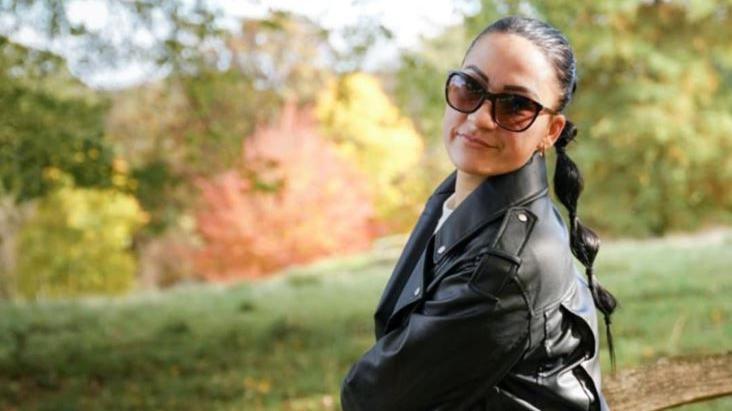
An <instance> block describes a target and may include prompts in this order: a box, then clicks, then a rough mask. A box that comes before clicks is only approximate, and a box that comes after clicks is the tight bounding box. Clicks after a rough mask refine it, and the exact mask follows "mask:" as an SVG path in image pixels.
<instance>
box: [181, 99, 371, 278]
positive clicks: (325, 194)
mask: <svg viewBox="0 0 732 411" xmlns="http://www.w3.org/2000/svg"><path fill="white" fill-rule="evenodd" d="M243 152H244V155H243V156H242V164H241V167H240V168H239V169H238V170H229V171H227V172H224V173H222V174H220V175H218V176H215V177H213V178H210V179H200V180H199V181H198V182H197V183H198V186H199V188H200V189H201V195H202V197H201V199H202V205H201V207H200V209H199V211H198V212H197V214H196V220H197V228H198V231H199V234H200V235H201V237H202V238H203V239H204V245H203V247H202V248H201V249H200V250H199V251H198V252H197V253H196V256H195V261H196V267H197V269H198V271H199V272H200V273H201V275H202V276H203V277H204V278H205V279H207V280H231V279H238V278H255V277H260V276H264V275H266V274H268V273H271V272H273V271H276V270H278V269H281V268H283V267H285V266H288V265H291V264H296V263H305V262H309V261H312V260H314V259H316V258H318V257H322V256H326V255H331V254H335V253H343V252H351V251H356V250H360V249H364V248H366V247H367V246H368V245H369V243H370V240H371V239H372V238H373V236H374V234H375V233H374V229H373V226H372V219H373V209H372V201H371V198H370V196H369V194H368V189H367V188H366V184H365V183H364V179H363V177H362V176H360V175H359V174H358V172H357V171H355V169H354V168H353V167H351V166H350V165H349V164H347V163H345V162H344V161H343V160H342V159H341V158H339V157H338V155H337V154H336V152H335V151H334V149H333V148H332V147H331V146H330V145H329V143H327V142H326V141H325V140H324V139H323V138H321V137H320V136H319V135H318V134H317V132H316V124H315V122H314V121H313V119H312V116H311V115H310V113H309V112H308V111H305V110H300V109H297V108H296V107H295V106H294V105H288V106H287V107H286V108H285V110H284V112H283V115H282V118H281V119H280V122H279V124H276V125H274V126H270V127H263V128H259V129H258V130H257V131H256V132H255V133H254V134H253V135H252V136H250V137H249V138H248V139H246V140H245V143H244V149H243ZM260 185H264V186H265V187H266V186H270V185H273V186H276V187H277V188H276V189H274V190H264V189H262V188H260Z"/></svg>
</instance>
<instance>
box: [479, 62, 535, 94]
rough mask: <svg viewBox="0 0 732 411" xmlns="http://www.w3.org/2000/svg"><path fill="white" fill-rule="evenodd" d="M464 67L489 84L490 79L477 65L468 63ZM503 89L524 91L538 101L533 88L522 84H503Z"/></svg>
mask: <svg viewBox="0 0 732 411" xmlns="http://www.w3.org/2000/svg"><path fill="white" fill-rule="evenodd" d="M465 68H466V69H470V70H472V71H474V72H475V74H477V75H478V76H480V78H481V79H482V80H483V81H485V83H486V84H490V80H488V76H486V75H485V73H483V72H482V71H480V69H479V68H478V66H476V65H474V64H470V65H468V66H466V67H465ZM503 91H518V92H520V93H524V94H526V95H528V96H529V97H531V98H533V99H534V100H536V101H539V96H538V95H536V93H535V92H534V91H533V90H531V89H529V88H526V87H524V86H519V85H517V84H506V85H505V86H503Z"/></svg>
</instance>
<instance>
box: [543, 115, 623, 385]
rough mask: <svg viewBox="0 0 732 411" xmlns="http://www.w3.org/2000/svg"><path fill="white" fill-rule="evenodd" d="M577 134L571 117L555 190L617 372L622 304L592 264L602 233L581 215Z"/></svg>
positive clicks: (562, 138) (558, 146)
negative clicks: (615, 329)
mask: <svg viewBox="0 0 732 411" xmlns="http://www.w3.org/2000/svg"><path fill="white" fill-rule="evenodd" d="M576 136H577V128H576V127H575V126H574V124H572V122H571V121H567V122H566V124H565V126H564V129H563V130H562V133H561V135H560V136H559V139H557V141H556V143H554V147H555V148H556V150H557V164H556V167H555V171H554V192H555V193H556V194H557V197H558V198H559V201H561V202H562V204H564V207H566V208H567V211H568V212H569V233H570V237H569V238H570V240H569V243H570V248H571V249H572V254H574V256H575V257H577V259H578V260H579V261H580V262H581V263H582V265H584V266H585V273H586V274H587V280H588V285H589V287H590V291H591V292H592V299H593V300H594V302H595V306H596V307H597V308H598V309H599V310H600V312H602V314H603V316H604V318H605V331H606V334H607V345H608V349H609V350H610V363H611V364H612V370H613V373H614V372H615V348H614V346H613V334H612V332H611V330H610V324H611V323H612V320H611V316H612V313H613V312H614V311H615V308H616V307H617V305H618V302H617V299H616V298H615V297H614V296H613V295H612V294H611V293H610V292H609V291H608V290H607V289H605V288H604V287H603V286H601V285H600V283H599V282H598V281H597V279H596V278H595V275H594V271H593V268H592V265H593V263H594V262H595V257H596V256H597V252H598V251H599V249H600V237H598V236H597V234H596V233H595V232H594V231H592V230H591V229H590V228H589V227H587V226H586V225H584V224H582V222H581V221H580V219H579V217H577V200H578V199H579V196H580V194H581V193H582V189H583V188H584V180H583V178H582V174H581V173H580V171H579V168H577V164H575V162H574V161H572V159H571V158H569V155H567V152H566V147H567V144H569V143H570V142H571V141H572V140H574V138H575V137H576Z"/></svg>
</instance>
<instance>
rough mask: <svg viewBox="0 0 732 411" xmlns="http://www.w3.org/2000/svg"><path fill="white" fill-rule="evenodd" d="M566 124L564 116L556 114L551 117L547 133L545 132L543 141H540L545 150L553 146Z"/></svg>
mask: <svg viewBox="0 0 732 411" xmlns="http://www.w3.org/2000/svg"><path fill="white" fill-rule="evenodd" d="M566 122H567V118H566V117H564V114H557V115H555V116H552V118H551V120H549V131H548V132H547V134H546V136H545V137H544V139H542V144H543V145H544V147H546V148H551V147H553V146H554V143H555V142H556V141H557V139H559V136H560V135H561V134H562V130H563V129H564V124H565V123H566Z"/></svg>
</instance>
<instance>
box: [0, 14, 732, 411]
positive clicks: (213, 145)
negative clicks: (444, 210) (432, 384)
mask: <svg viewBox="0 0 732 411" xmlns="http://www.w3.org/2000/svg"><path fill="white" fill-rule="evenodd" d="M516 13H518V14H524V15H529V16H534V17H538V18H541V19H544V20H547V21H549V22H550V23H552V24H553V25H555V26H557V27H558V28H559V29H560V30H562V31H563V32H564V33H565V34H566V35H567V36H568V37H569V39H570V41H571V43H572V45H573V47H574V50H575V54H576V57H577V60H578V72H579V84H578V89H577V94H576V96H575V100H574V101H573V103H572V104H571V105H570V107H569V109H568V116H569V118H570V119H572V120H573V121H574V122H575V124H577V126H578V128H579V130H580V133H579V135H578V138H577V140H576V142H575V143H574V144H572V145H571V146H570V148H569V153H570V155H571V156H572V157H573V158H574V159H575V161H576V162H577V163H578V164H579V166H580V168H581V170H582V172H583V173H584V177H585V182H586V185H585V191H584V194H583V196H582V198H581V200H580V205H581V206H580V209H579V214H580V217H581V218H582V219H583V221H585V222H586V223H587V224H588V225H589V226H590V227H592V228H593V229H595V230H596V231H598V232H599V233H600V235H601V237H602V239H603V240H604V243H603V246H602V248H601V251H600V254H599V256H598V261H597V267H598V268H597V272H598V276H599V278H600V280H601V281H602V282H603V283H604V284H605V285H606V286H607V287H608V288H609V289H610V290H611V291H613V292H614V293H615V294H616V295H617V296H618V298H619V299H620V302H621V307H620V309H619V311H618V314H617V315H616V317H615V318H616V319H615V321H614V327H615V328H614V332H615V334H616V335H617V343H616V344H617V348H616V349H617V353H618V361H619V366H620V369H623V368H628V367H633V366H637V365H641V364H644V363H648V362H651V361H653V360H655V359H657V358H659V357H663V356H676V355H703V354H707V353H720V352H726V351H728V350H729V349H730V347H731V345H732V344H730V343H731V342H732V323H731V322H730V317H731V316H732V302H730V301H731V300H730V299H729V297H728V296H729V293H730V292H732V268H730V267H732V230H731V229H730V224H732V155H731V154H732V48H731V47H730V43H729V39H730V38H732V1H706V0H699V1H680V0H679V1H639V0H623V1H616V2H589V1H580V0H558V1H552V2H539V1H511V0H506V1H498V0H495V1H492V0H481V1H478V0H471V1H468V0H455V1H448V0H442V1H431V2H418V1H401V2H393V1H392V2H389V1H386V0H351V1H343V2H337V3H336V2H327V1H309V2H297V1H294V0H292V1H287V0H272V1H267V2H265V1H257V0H241V1H234V0H221V1H204V0H167V1H163V2H156V1H147V0H128V1H115V0H35V1H34V0H0V410H77V409H79V410H87V409H101V410H110V409H115V410H127V409H129V410H140V409H145V410H148V409H149V410H160V409H175V410H200V409H206V410H244V409H246V410H335V409H338V408H339V407H338V402H339V399H338V391H339V385H340V381H341V378H342V377H343V376H344V375H345V373H346V371H347V370H348V367H349V366H350V364H351V363H352V362H353V361H355V360H356V359H357V358H358V357H359V356H360V355H361V354H362V353H363V352H364V351H365V350H366V349H367V348H368V347H369V346H370V345H371V344H372V343H373V325H372V317H371V316H372V313H373V309H374V308H375V305H376V303H377V301H378V298H379V296H380V293H381V290H382V289H383V286H384V284H385V282H386V280H387V278H388V276H389V274H390V273H391V269H392V268H393V265H394V263H395V260H396V258H397V257H398V255H399V252H400V250H401V246H402V245H403V243H404V241H405V240H406V237H405V234H406V233H408V232H409V230H410V229H411V228H412V227H413V225H414V223H415V221H416V218H417V216H418V215H419V213H420V212H421V210H422V207H423V206H424V203H425V201H426V199H427V197H428V196H429V194H430V193H431V192H432V190H433V189H434V187H435V185H436V184H438V183H439V182H440V181H442V179H443V178H444V177H445V176H446V175H447V174H448V173H449V172H450V171H452V167H451V164H450V162H449V160H448V158H447V156H446V155H445V153H444V150H443V145H442V140H441V119H442V112H443V110H444V100H443V85H444V79H445V76H446V74H447V71H448V70H449V69H452V68H455V67H458V66H459V64H460V61H461V59H462V57H463V53H464V51H465V49H466V47H467V45H468V44H469V42H470V41H471V40H472V38H473V37H474V36H475V35H476V34H477V33H478V32H479V31H480V30H481V29H482V28H483V27H484V26H486V25H487V24H489V23H490V22H492V21H494V20H495V19H497V18H499V17H501V16H504V15H507V14H516ZM553 160H554V157H553V153H551V154H550V155H549V156H548V164H549V166H550V173H552V171H551V169H552V168H553V167H552V166H553ZM550 175H551V174H550ZM603 337H604V336H603ZM602 344H603V346H604V344H605V342H604V340H603V341H602ZM602 360H603V367H604V369H605V370H609V366H608V365H609V362H608V358H607V352H606V350H605V349H603V357H602ZM684 409H687V410H691V409H694V410H727V409H732V401H730V400H724V399H722V400H717V401H713V402H709V403H706V404H704V405H698V406H693V407H692V406H688V407H686V408H684Z"/></svg>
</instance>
